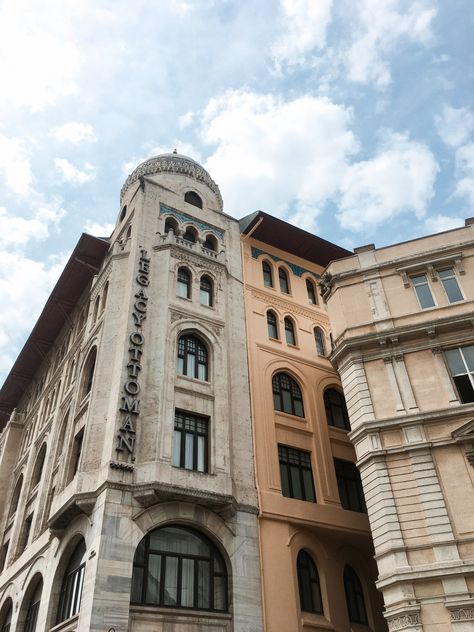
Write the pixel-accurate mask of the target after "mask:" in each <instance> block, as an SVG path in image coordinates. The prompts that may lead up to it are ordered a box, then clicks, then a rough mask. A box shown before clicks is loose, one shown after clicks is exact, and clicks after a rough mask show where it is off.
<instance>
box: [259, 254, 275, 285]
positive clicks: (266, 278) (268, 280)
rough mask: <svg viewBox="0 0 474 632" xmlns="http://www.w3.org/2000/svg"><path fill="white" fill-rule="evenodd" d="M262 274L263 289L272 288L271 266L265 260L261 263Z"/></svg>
mask: <svg viewBox="0 0 474 632" xmlns="http://www.w3.org/2000/svg"><path fill="white" fill-rule="evenodd" d="M262 274H263V285H264V286H265V287H271V288H273V287H274V286H273V266H272V264H271V263H270V262H269V261H267V259H264V260H263V261H262Z"/></svg>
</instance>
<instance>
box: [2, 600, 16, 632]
mask: <svg viewBox="0 0 474 632" xmlns="http://www.w3.org/2000/svg"><path fill="white" fill-rule="evenodd" d="M12 614H13V606H12V605H11V602H10V606H9V607H8V610H7V611H6V612H5V615H4V616H3V617H2V621H1V623H0V626H1V628H0V630H1V632H10V626H11V623H12Z"/></svg>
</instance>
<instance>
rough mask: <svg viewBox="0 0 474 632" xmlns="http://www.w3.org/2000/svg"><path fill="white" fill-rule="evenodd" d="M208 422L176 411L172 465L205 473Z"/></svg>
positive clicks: (202, 418) (205, 418) (196, 416)
mask: <svg viewBox="0 0 474 632" xmlns="http://www.w3.org/2000/svg"><path fill="white" fill-rule="evenodd" d="M208 426H209V420H208V418H207V417H202V416H201V415H193V414H191V413H186V412H183V411H178V410H177V411H176V412H175V415H174V439H173V465H174V466H176V467H184V468H185V469H187V470H196V471H198V472H207V441H208V439H207V434H208Z"/></svg>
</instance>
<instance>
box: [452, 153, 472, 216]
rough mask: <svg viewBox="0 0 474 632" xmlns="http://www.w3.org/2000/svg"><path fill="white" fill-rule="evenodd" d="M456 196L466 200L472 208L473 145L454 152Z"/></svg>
mask: <svg viewBox="0 0 474 632" xmlns="http://www.w3.org/2000/svg"><path fill="white" fill-rule="evenodd" d="M456 174H457V177H458V180H457V182H456V189H455V192H456V195H458V196H461V197H465V198H467V201H468V203H469V204H470V205H471V206H474V143H469V144H467V145H464V146H463V147H460V148H459V149H458V150H457V151H456Z"/></svg>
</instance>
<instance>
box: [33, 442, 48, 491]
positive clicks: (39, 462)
mask: <svg viewBox="0 0 474 632" xmlns="http://www.w3.org/2000/svg"><path fill="white" fill-rule="evenodd" d="M45 457H46V443H43V445H42V446H41V450H40V451H39V453H38V456H37V457H36V462H35V466H34V469H33V476H32V477H31V488H32V489H33V487H36V485H38V483H39V482H40V480H41V475H42V474H43V467H44V459H45Z"/></svg>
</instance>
